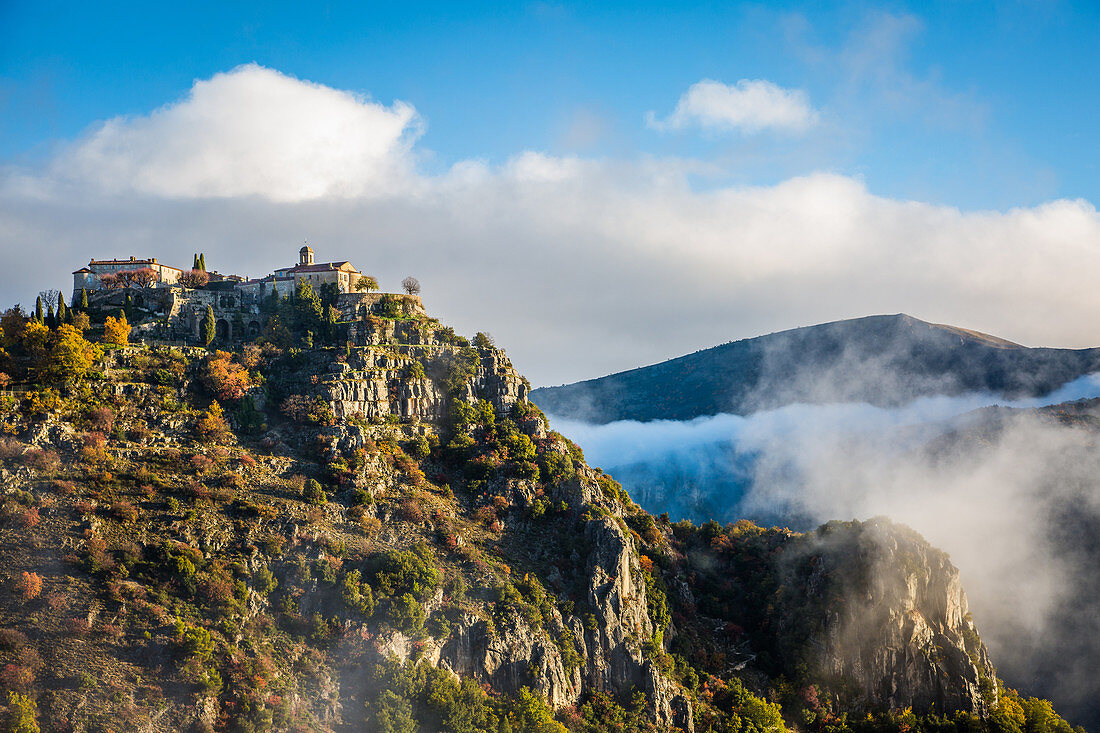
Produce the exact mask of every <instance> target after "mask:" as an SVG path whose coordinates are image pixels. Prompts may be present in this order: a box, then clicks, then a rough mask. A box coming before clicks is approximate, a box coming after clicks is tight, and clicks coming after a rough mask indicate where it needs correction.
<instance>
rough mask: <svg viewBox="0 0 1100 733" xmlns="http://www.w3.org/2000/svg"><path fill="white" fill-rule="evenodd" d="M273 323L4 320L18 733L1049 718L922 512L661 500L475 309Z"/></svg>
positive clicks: (8, 676) (3, 407)
mask: <svg viewBox="0 0 1100 733" xmlns="http://www.w3.org/2000/svg"><path fill="white" fill-rule="evenodd" d="M91 315H92V316H93V318H92V320H93V321H94V320H100V319H99V318H98V315H102V314H98V315H97V314H91ZM276 315H277V314H273V315H272V316H270V318H271V319H272V320H274V319H275V316H276ZM285 315H286V316H287V320H285V321H283V322H282V323H279V322H278V321H277V320H276V321H275V325H276V326H278V328H274V327H270V326H272V324H271V322H270V321H269V324H268V325H269V328H267V329H265V335H264V336H261V337H260V338H259V339H257V340H256V341H253V342H246V343H240V342H238V343H225V344H221V346H223V349H222V350H219V349H217V348H215V349H212V350H208V349H204V348H196V347H179V346H168V345H157V344H153V345H149V346H140V347H139V346H126V345H106V344H105V345H99V344H94V343H90V342H89V341H87V340H85V338H84V335H83V329H82V328H80V327H76V326H72V325H58V326H56V327H54V328H52V329H51V328H49V327H47V326H45V325H43V324H42V323H40V322H37V321H34V320H30V321H28V320H26V319H25V318H23V317H22V316H21V314H19V313H17V312H16V313H13V312H12V311H9V312H8V313H7V314H5V316H4V319H3V328H4V332H3V339H4V351H3V353H0V359H2V367H3V373H4V374H5V375H6V376H7V377H8V379H10V380H11V382H12V384H11V385H10V386H9V389H8V390H7V391H5V392H4V393H3V396H2V399H0V429H2V431H3V437H2V438H0V480H2V481H3V492H4V493H3V504H2V508H0V509H2V511H0V561H2V567H3V570H2V571H0V574H2V577H0V587H2V589H3V591H2V593H0V687H3V689H4V693H5V699H4V701H3V702H4V703H6V705H5V709H4V710H0V720H3V721H4V724H5V725H6V726H7V729H8V730H19V731H33V730H39V729H42V730H71V731H106V730H118V729H122V728H129V729H135V730H148V731H179V730H196V731H201V730H226V731H262V730H296V731H298V730H317V731H344V730H346V731H351V730H370V731H385V732H395V731H402V732H408V731H415V730H423V731H448V732H454V733H458V732H459V731H462V732H464V733H469V732H474V731H484V732H485V733H488V732H490V731H492V732H493V733H500V732H503V731H513V732H515V733H518V732H520V731H540V732H544V731H565V730H570V731H593V732H595V731H624V732H629V731H652V730H666V731H673V730H683V731H693V730H694V731H701V732H712V733H722V732H725V731H764V730H773V731H776V730H785V729H799V730H815V731H845V730H895V731H902V730H915V729H922V730H932V729H935V730H940V731H946V730H960V731H961V730H966V731H972V730H989V731H1020V730H1024V729H1025V728H1026V729H1027V730H1040V729H1042V730H1056V731H1060V732H1061V731H1069V730H1070V728H1069V726H1068V725H1067V724H1065V722H1064V721H1062V720H1061V719H1060V718H1057V716H1054V715H1053V713H1052V711H1050V710H1049V704H1047V703H1044V702H1042V701H1038V700H1031V699H1027V698H1025V697H1021V696H1020V695H1017V694H1016V693H1015V692H1012V691H1009V690H1005V689H1004V688H1003V687H999V686H998V684H997V682H996V680H995V671H994V668H993V666H992V664H991V662H990V660H989V659H988V655H987V653H986V650H985V647H984V645H983V644H982V642H981V640H980V638H979V637H978V633H977V630H976V629H975V628H974V625H973V622H972V621H971V619H970V617H969V615H968V614H967V606H966V599H965V594H964V593H963V591H962V588H961V586H960V584H959V578H958V571H957V570H956V569H955V568H954V567H953V566H952V565H951V563H950V561H949V560H948V558H947V557H946V555H944V554H943V553H941V552H939V551H937V550H935V549H934V548H931V547H929V546H928V544H927V543H926V542H924V541H923V540H922V539H921V538H920V537H918V536H916V535H915V533H913V532H912V531H910V530H908V529H906V528H904V527H901V526H897V525H892V524H890V523H889V522H886V521H884V520H876V521H872V522H868V523H865V524H860V523H848V524H839V523H833V524H829V525H826V526H824V527H822V528H820V529H819V530H817V531H816V532H810V533H805V534H800V533H795V532H790V531H789V530H785V529H771V530H768V529H763V528H760V527H756V526H755V525H753V524H751V523H749V522H739V523H736V524H730V525H727V526H725V527H723V526H720V525H718V524H717V523H708V524H706V525H703V526H701V527H696V526H693V525H691V524H690V523H686V522H680V523H676V524H671V523H669V522H668V520H667V517H661V518H655V517H653V516H651V515H649V514H647V513H646V512H644V511H643V510H642V509H640V508H639V507H638V506H637V505H635V504H634V503H633V502H632V501H631V500H630V498H629V496H627V495H626V493H625V492H624V491H623V490H622V489H621V487H620V486H619V485H618V484H617V483H616V482H615V481H614V480H613V479H612V478H611V477H609V476H607V475H605V474H603V473H602V472H601V471H600V470H599V469H595V468H590V467H589V466H587V464H586V463H585V461H584V456H583V452H582V450H581V449H580V448H579V447H578V446H576V445H573V444H572V443H570V442H569V441H568V440H566V439H564V438H563V437H561V436H560V435H558V434H556V433H553V432H550V431H549V426H548V425H547V423H546V420H545V418H544V417H543V416H542V414H541V413H540V412H539V410H538V409H537V408H536V407H534V406H533V405H531V404H530V403H529V402H528V401H527V392H528V386H527V384H526V382H525V380H524V379H523V378H522V377H521V376H520V375H519V374H518V373H517V372H516V371H515V369H514V368H513V367H512V365H511V363H510V361H509V360H508V358H507V356H506V355H505V353H504V352H503V351H501V350H500V349H498V348H496V347H495V346H494V345H493V344H492V343H491V341H490V340H489V339H488V338H486V337H484V336H483V335H480V334H479V335H478V337H477V338H475V339H474V340H473V344H471V343H470V342H468V341H467V340H466V339H463V338H462V337H459V336H456V335H455V334H454V332H453V331H452V330H451V329H449V328H446V327H444V326H442V325H441V324H440V323H439V322H438V321H435V320H433V319H430V318H427V317H426V316H422V315H419V314H414V315H411V316H410V315H407V314H406V315H396V316H393V317H380V316H376V315H364V316H363V317H362V318H360V319H359V320H358V321H356V322H355V323H354V324H349V323H329V324H328V325H329V327H328V328H327V330H318V331H317V334H318V338H317V341H316V343H315V342H314V336H313V333H312V332H305V333H302V334H299V333H298V330H299V329H300V326H301V324H300V323H298V324H296V323H295V322H293V320H292V318H291V316H292V315H293V313H292V311H290V310H286V312H285ZM304 317H305V316H303V318H304ZM112 328H113V330H112ZM112 328H108V329H107V331H106V332H105V333H107V334H111V335H112V336H114V337H115V338H118V339H119V340H120V341H125V334H124V332H122V333H120V331H119V330H118V329H117V324H116V327H112ZM349 333H355V334H356V339H355V341H356V343H357V344H359V345H354V344H352V343H351V342H350V341H348V340H347V335H348V334H349ZM119 336H121V338H119ZM292 344H293V345H292ZM218 345H219V344H217V343H215V347H217V346H218ZM5 381H7V380H5ZM1040 726H1045V727H1040Z"/></svg>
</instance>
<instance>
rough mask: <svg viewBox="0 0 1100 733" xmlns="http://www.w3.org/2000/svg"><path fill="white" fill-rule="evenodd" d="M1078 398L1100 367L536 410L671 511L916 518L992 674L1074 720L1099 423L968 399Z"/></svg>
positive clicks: (1098, 471) (1098, 593)
mask: <svg viewBox="0 0 1100 733" xmlns="http://www.w3.org/2000/svg"><path fill="white" fill-rule="evenodd" d="M1094 397H1100V374H1098V375H1090V376H1086V377H1082V378H1080V379H1078V380H1075V381H1074V382H1072V383H1070V384H1067V385H1065V386H1064V387H1062V388H1061V389H1059V390H1057V391H1055V392H1054V393H1052V394H1049V395H1047V396H1045V397H1042V398H1039V399H1031V400H1021V401H1015V402H1010V401H1006V400H1003V399H999V398H998V397H997V396H995V395H991V394H972V395H967V396H961V397H932V398H923V399H919V400H916V401H914V402H912V403H910V404H909V405H906V406H904V407H901V408H897V409H886V408H878V407H873V406H870V405H866V404H832V405H790V406H787V407H784V408H781V409H778V410H772V411H767V412H759V413H755V414H752V415H748V416H738V415H729V414H723V415H715V416H712V417H702V418H697V419H695V420H691V421H686V422H676V421H655V422H647V423H638V422H632V421H623V422H615V423H610V424H606V425H592V424H586V423H581V422H575V421H570V420H565V419H556V418H554V417H553V416H552V415H551V416H550V418H551V423H552V425H553V426H554V427H555V429H557V430H559V431H561V432H562V433H563V434H565V435H567V436H568V437H570V438H571V439H573V440H574V441H576V442H577V443H578V444H579V445H580V446H581V447H582V448H583V449H584V451H585V455H586V457H587V458H588V461H589V463H590V464H591V465H596V466H601V467H602V468H604V469H605V470H606V471H608V472H609V473H611V474H612V475H614V476H615V477H616V478H617V479H618V480H620V481H622V482H623V485H624V486H625V487H626V488H627V489H628V490H629V491H630V494H631V496H632V497H633V498H634V499H635V501H637V502H638V503H639V504H641V505H642V506H643V507H645V508H646V509H647V510H649V511H650V512H652V513H656V514H659V513H661V512H668V513H669V515H670V516H671V518H672V519H674V520H675V519H680V518H689V519H691V520H693V521H695V522H696V523H699V522H703V521H706V520H708V519H716V520H718V521H720V522H723V523H725V522H729V521H734V520H736V519H739V518H741V517H748V518H750V519H754V520H756V521H758V522H761V523H765V524H779V525H786V526H790V527H792V528H793V529H808V528H810V527H812V526H815V525H817V524H819V523H822V522H824V521H827V520H829V519H852V518H856V519H867V518H870V517H873V516H877V515H885V516H888V517H890V518H892V519H894V520H896V521H899V522H903V523H905V524H908V525H909V526H911V527H913V528H914V529H917V530H918V531H920V532H921V533H922V534H923V535H924V536H925V537H926V538H927V539H928V540H929V541H930V542H932V543H933V544H934V545H936V546H938V547H940V548H942V549H944V550H946V551H948V552H949V553H950V555H951V558H952V560H953V561H954V563H955V564H956V565H957V566H958V567H959V568H960V570H961V572H962V576H963V583H964V586H965V588H966V590H967V593H968V595H969V599H970V605H971V609H972V611H973V613H974V617H975V620H976V621H977V623H978V628H979V630H980V631H981V632H982V635H983V638H984V639H985V641H986V643H987V644H988V645H989V647H990V651H991V654H992V655H993V660H994V663H995V664H997V665H998V667H999V669H1000V671H1001V672H1002V674H1003V676H1005V677H1006V678H1007V679H1008V681H1009V682H1010V683H1016V684H1019V685H1020V686H1022V687H1024V688H1025V690H1026V691H1027V692H1028V693H1030V694H1045V695H1049V696H1052V697H1054V698H1055V700H1056V703H1058V704H1059V706H1060V707H1061V708H1064V714H1066V715H1069V716H1073V715H1074V714H1076V715H1077V716H1079V720H1080V722H1083V723H1085V724H1086V725H1087V724H1088V723H1089V722H1091V720H1090V719H1095V718H1100V710H1098V709H1097V703H1096V702H1095V701H1096V700H1097V699H1100V682H1098V681H1097V679H1096V677H1095V674H1094V673H1095V670H1096V668H1097V664H1098V663H1100V609H1098V608H1097V602H1098V601H1100V574H1098V571H1097V570H1096V567H1097V566H1098V564H1100V539H1098V528H1100V431H1098V430H1096V429H1088V428H1085V427H1079V426H1067V425H1064V424H1059V423H1057V422H1056V421H1054V420H1051V419H1049V418H1044V417H1042V416H1037V415H1036V414H1034V413H1031V412H1026V411H1019V412H1013V413H1010V414H1004V413H996V414H994V413H993V411H990V410H981V409H980V408H984V407H991V406H1006V407H1016V408H1029V407H1041V406H1046V405H1054V404H1061V403H1064V402H1068V401H1073V400H1079V399H1086V398H1094ZM975 411H978V412H975ZM994 417H997V418H1001V419H1000V420H996V421H995V420H993V418H994ZM994 424H998V425H999V426H1000V427H999V428H998V429H994V428H993V427H992V425H994ZM960 436H961V437H960ZM1082 718H1083V719H1082Z"/></svg>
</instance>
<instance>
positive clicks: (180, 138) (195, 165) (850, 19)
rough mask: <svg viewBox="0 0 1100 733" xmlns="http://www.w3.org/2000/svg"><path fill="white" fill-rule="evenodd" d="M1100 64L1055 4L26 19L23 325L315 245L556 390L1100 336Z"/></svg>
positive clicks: (15, 217) (3, 241)
mask: <svg viewBox="0 0 1100 733" xmlns="http://www.w3.org/2000/svg"><path fill="white" fill-rule="evenodd" d="M1098 49H1100V4H1097V3H1095V2H1092V3H1088V4H1086V3H1080V4H1074V3H1070V2H1057V1H1053V0H1052V1H1048V2H1024V1H1022V0H1021V1H1016V2H1012V1H1007V2H999V3H984V2H963V1H961V0H960V1H958V2H944V3H934V4H927V3H921V4H916V3H913V4H906V3H900V2H883V3H863V2H852V3H843V2H841V3H832V2H812V3H809V2H803V3H795V2H789V3H767V4H764V3H758V4H733V3H711V4H702V3H697V4H690V5H689V4H676V5H668V6H660V5H655V4H647V3H644V2H632V3H622V4H611V3H600V4H553V3H528V4H510V5H485V4H482V5H475V4H470V3H448V4H438V5H433V4H416V3H400V4H398V3H392V4H386V5H372V4H367V3H329V4H327V5H322V6H320V7H313V6H311V7H308V8H306V9H304V10H303V9H302V6H301V4H298V3H293V4H292V3H265V4H264V5H263V6H262V7H261V6H260V4H253V5H248V4H245V3H224V2H219V3H205V4H201V3H192V4H169V5H164V4H161V5H156V4H150V3H147V2H143V3H94V4H90V3H54V2H12V1H11V0H7V1H6V2H5V1H4V0H0V254H2V255H4V257H5V263H6V264H8V263H10V265H9V266H6V267H5V268H2V269H0V307H2V306H6V305H8V304H11V303H15V302H22V303H24V304H26V303H33V302H34V298H35V296H36V295H37V293H38V291H39V290H41V289H44V288H46V287H59V288H65V289H67V288H69V287H71V275H70V273H71V272H72V271H73V270H75V269H77V268H78V267H80V266H81V265H83V264H84V263H86V262H87V260H88V258H89V257H112V256H119V257H124V256H128V255H141V256H156V257H158V258H160V259H161V260H162V261H166V262H169V263H173V262H174V263H178V264H182V265H185V266H186V265H187V264H188V263H190V262H191V257H192V255H193V253H194V252H197V251H205V252H206V260H207V262H208V263H211V266H212V267H214V268H216V269H220V270H221V271H223V272H236V273H240V274H244V275H262V274H265V273H267V272H270V271H271V270H272V269H273V268H274V267H277V266H280V265H284V264H288V263H291V262H293V261H294V259H295V257H296V254H295V253H296V252H297V250H298V248H299V247H300V246H301V242H302V240H304V239H308V240H309V241H310V243H311V244H312V245H313V246H314V249H315V250H316V251H317V252H318V257H319V258H321V259H324V258H328V257H331V258H332V259H350V260H352V262H353V263H355V264H356V265H358V266H360V267H361V268H363V270H364V271H366V272H368V273H369V274H372V275H375V276H376V277H378V278H379V281H380V282H381V283H382V287H383V289H386V288H389V289H395V288H397V284H398V283H400V281H401V279H402V278H403V277H404V276H406V275H409V274H412V275H414V276H416V277H418V278H419V279H420V281H421V283H422V284H423V286H424V297H425V299H426V302H427V303H428V307H429V309H430V311H431V312H432V313H433V314H436V315H438V316H439V317H441V318H442V319H443V320H445V321H446V322H448V323H450V324H452V325H454V326H455V327H456V328H458V329H459V330H460V331H461V332H463V333H468V334H472V333H474V332H475V331H479V330H484V331H489V332H491V333H493V334H494V335H495V336H496V337H497V338H498V341H499V342H500V343H502V344H504V345H506V346H507V347H508V348H509V350H510V353H511V354H513V356H514V358H515V359H516V362H517V365H518V366H519V367H520V369H521V370H522V371H523V372H524V373H526V374H527V375H528V376H529V377H530V378H531V379H532V381H533V382H535V383H536V384H560V383H562V382H568V381H573V380H577V379H582V378H587V377H594V376H599V375H602V374H607V373H609V372H612V371H618V370H622V369H628V368H632V367H636V366H639V365H641V364H646V363H653V362H656V361H660V360H662V359H667V358H670V357H674V356H678V355H680V354H683V353H687V352H690V351H693V350H695V349H700V348H706V347H709V346H713V345H715V344H719V343H723V342H726V341H729V340H733V339H737V338H743V337H750V336H755V335H759V334H762V333H768V332H771V331H777V330H782V329H785V328H792V327H797V326H803V325H809V324H813V323H821V322H825V321H830V320H837V319H841V318H851V317H859V316H865V315H869V314H875V313H899V312H904V313H909V314H911V315H913V316H916V317H918V318H923V319H925V320H928V321H933V322H939V323H951V324H955V325H959V326H964V327H967V328H973V329H977V330H981V331H985V332H988V333H994V334H997V335H999V336H1002V337H1004V338H1007V339H1010V340H1013V341H1017V342H1019V343H1024V344H1028V345H1046V346H1069V347H1080V346H1092V345H1095V344H1096V343H1097V342H1098V341H1100V336H1098V334H1100V331H1098V329H1097V327H1096V324H1097V323H1100V289H1097V288H1096V287H1095V273H1097V272H1100V214H1098V212H1097V210H1096V204H1097V202H1100V183H1098V181H1100V176H1098V175H1097V174H1098V167H1100V166H1098V164H1100V145H1097V144H1096V137H1097V134H1096V133H1097V126H1098V125H1097V120H1098V119H1100V84H1097V83H1096V77H1097V72H1098V71H1100V50H1098ZM43 251H48V252H49V253H50V256H49V257H42V256H40V253H41V252H43Z"/></svg>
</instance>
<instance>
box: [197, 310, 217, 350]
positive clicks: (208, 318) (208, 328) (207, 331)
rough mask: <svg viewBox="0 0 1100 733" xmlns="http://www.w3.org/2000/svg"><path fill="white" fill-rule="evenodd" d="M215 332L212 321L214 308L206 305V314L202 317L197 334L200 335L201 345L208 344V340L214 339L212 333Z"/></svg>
mask: <svg viewBox="0 0 1100 733" xmlns="http://www.w3.org/2000/svg"><path fill="white" fill-rule="evenodd" d="M216 333H217V330H216V326H215V323H214V308H213V307H212V306H209V305H208V306H206V315H205V316H203V317H202V326H201V328H200V330H199V335H200V336H201V337H202V344H203V346H209V345H210V342H211V341H213V340H214V335H215V334H216Z"/></svg>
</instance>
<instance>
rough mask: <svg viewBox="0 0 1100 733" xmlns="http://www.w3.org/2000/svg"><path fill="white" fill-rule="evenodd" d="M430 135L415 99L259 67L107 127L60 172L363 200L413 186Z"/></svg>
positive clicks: (124, 185)
mask: <svg viewBox="0 0 1100 733" xmlns="http://www.w3.org/2000/svg"><path fill="white" fill-rule="evenodd" d="M420 130H421V125H420V120H419V118H418V117H417V114H416V110H415V109H414V108H413V107H412V106H411V105H409V104H406V103H404V102H395V103H394V104H393V105H392V106H389V107H387V106H385V105H382V104H378V103H375V102H372V101H370V100H369V99H367V98H365V97H363V96H361V95H357V94H353V93H351V92H346V91H340V90H336V89H332V88H330V87H326V86H322V85H320V84H312V83H309V82H305V81H301V80H299V79H295V78H293V77H290V76H286V75H285V74H281V73H279V72H277V71H274V70H272V69H267V68H264V67H261V66H257V65H256V64H248V65H245V66H239V67H237V68H235V69H233V70H232V71H229V72H226V73H222V74H216V75H214V76H213V77H212V78H211V79H208V80H201V81H196V82H195V83H194V86H193V87H192V88H191V92H190V93H189V94H188V95H187V97H186V98H185V99H183V100H181V101H179V102H176V103H174V104H169V105H167V106H165V107H162V108H161V109H158V110H156V111H154V112H153V113H151V114H149V115H144V116H137V117H117V118H114V119H111V120H108V121H107V122H104V123H103V124H102V125H99V126H98V127H96V128H95V129H93V130H91V131H90V132H89V133H88V134H87V135H86V136H85V137H84V138H83V139H81V140H79V141H78V142H77V143H76V144H75V145H73V146H72V147H71V148H70V149H69V150H67V151H66V152H65V153H63V154H62V155H61V156H60V158H59V159H58V160H56V161H55V163H54V165H53V168H52V171H51V173H52V174H53V176H55V177H56V178H57V179H60V180H66V181H75V182H78V183H88V184H91V185H93V186H95V187H96V188H99V189H103V190H110V191H119V192H125V191H135V192H140V193H148V194H152V195H156V196H162V197H176V198H192V197H234V196H264V197H267V198H270V199H272V200H275V201H301V200H306V199H316V198H321V197H324V196H362V195H369V194H374V193H377V192H379V191H381V190H386V189H389V188H391V187H393V186H395V185H396V186H402V185H405V184H407V182H408V178H409V174H410V150H411V146H412V144H413V142H414V141H415V140H416V138H417V137H418V136H419V134H420Z"/></svg>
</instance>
